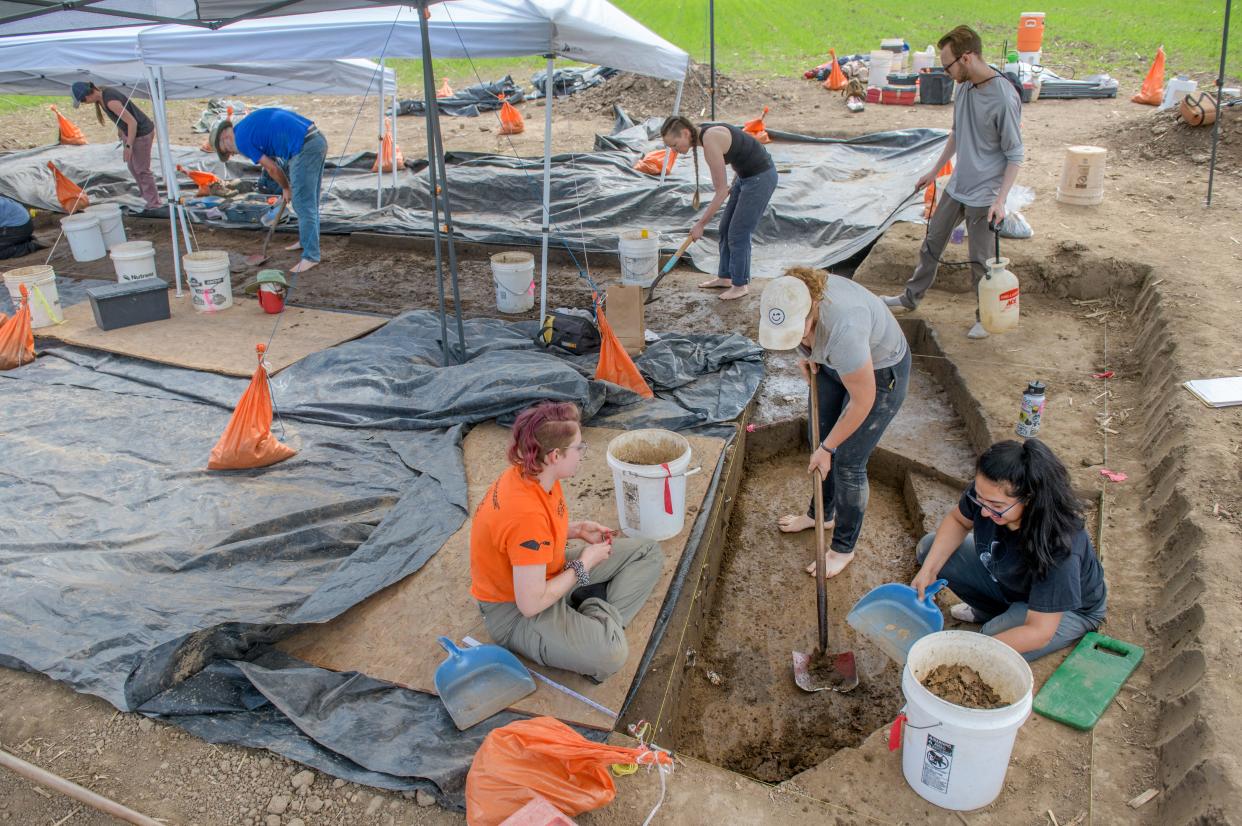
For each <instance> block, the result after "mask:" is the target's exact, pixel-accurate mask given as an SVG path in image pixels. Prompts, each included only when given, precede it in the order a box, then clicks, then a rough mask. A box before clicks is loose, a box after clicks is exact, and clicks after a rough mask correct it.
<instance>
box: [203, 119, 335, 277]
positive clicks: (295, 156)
mask: <svg viewBox="0 0 1242 826" xmlns="http://www.w3.org/2000/svg"><path fill="white" fill-rule="evenodd" d="M211 145H212V146H213V147H215V150H216V154H217V155H219V156H220V160H222V161H227V160H228V159H229V156H231V155H232V154H233V153H235V152H239V153H241V154H242V155H245V156H246V157H247V158H249V159H250V160H251V161H252V162H254V163H256V164H258V165H259V166H261V167H263V169H264V171H266V172H267V174H268V175H270V176H271V177H272V179H273V180H275V181H276V183H278V184H279V185H280V188H281V190H282V194H283V195H284V199H285V203H287V204H291V205H292V206H293V211H294V212H295V213H296V214H297V216H298V243H296V244H291V245H290V246H288V247H286V249H291V250H297V249H300V250H301V251H302V260H301V261H299V262H298V263H297V264H296V265H295V266H294V267H293V269H292V270H291V272H304V271H306V270H309V269H310V268H311V267H313V266H315V265H316V264H318V263H319V188H320V184H321V183H322V181H323V164H324V160H325V159H326V158H327V156H328V141H327V139H326V138H324V136H323V135H322V134H320V132H319V130H318V129H317V128H315V124H314V123H312V122H311V121H309V120H307V119H306V118H304V117H302V116H301V115H299V114H298V113H297V112H291V111H289V110H288V109H276V108H265V109H256V110H254V111H253V112H251V113H250V114H249V115H247V116H246V117H244V118H242V119H241V120H240V121H238V122H237V123H236V124H234V123H233V122H232V121H229V120H222V121H219V122H218V123H217V124H216V125H215V126H213V127H212V129H211ZM282 161H286V162H287V163H288V167H289V174H288V175H286V174H285V170H284V169H282V168H281V162H282Z"/></svg>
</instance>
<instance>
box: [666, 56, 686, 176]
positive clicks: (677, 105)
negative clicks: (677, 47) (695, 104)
mask: <svg viewBox="0 0 1242 826" xmlns="http://www.w3.org/2000/svg"><path fill="white" fill-rule="evenodd" d="M685 88H686V78H685V77H684V76H683V77H682V79H681V80H680V81H678V83H677V97H675V98H673V114H674V115H676V114H678V113H679V112H680V111H681V93H682V92H683V91H685ZM668 156H669V153H668V152H665V153H664V163H662V164H660V184H661V185H663V184H664V176H665V175H666V174H668Z"/></svg>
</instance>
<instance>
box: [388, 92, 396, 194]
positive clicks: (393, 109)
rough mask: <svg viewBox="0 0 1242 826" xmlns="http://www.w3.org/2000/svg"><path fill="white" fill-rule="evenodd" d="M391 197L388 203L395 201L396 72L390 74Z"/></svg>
mask: <svg viewBox="0 0 1242 826" xmlns="http://www.w3.org/2000/svg"><path fill="white" fill-rule="evenodd" d="M392 81H393V82H392V198H391V199H390V200H389V203H393V204H395V203H396V202H397V73H396V72H393V75H392Z"/></svg>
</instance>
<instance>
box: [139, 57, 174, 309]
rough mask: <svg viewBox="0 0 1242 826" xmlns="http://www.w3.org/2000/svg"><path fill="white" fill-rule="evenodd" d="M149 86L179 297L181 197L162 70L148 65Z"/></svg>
mask: <svg viewBox="0 0 1242 826" xmlns="http://www.w3.org/2000/svg"><path fill="white" fill-rule="evenodd" d="M146 73H147V86H148V89H149V90H150V92H151V111H152V113H153V114H154V115H155V131H156V138H157V139H158V140H159V144H160V169H161V170H162V171H163V174H164V197H165V199H166V200H167V203H168V229H169V232H170V233H171V235H172V251H173V281H174V284H175V287H176V295H177V297H178V298H180V297H181V296H182V292H181V245H180V240H179V239H178V237H177V200H178V197H179V192H178V189H179V188H178V186H177V175H176V168H175V165H174V164H173V163H172V149H171V147H170V144H169V142H168V118H167V113H166V112H165V111H164V95H163V90H162V89H161V85H162V84H161V82H160V80H161V77H162V74H163V73H162V72H161V70H160V69H159V68H158V67H156V68H152V67H150V66H148V67H146Z"/></svg>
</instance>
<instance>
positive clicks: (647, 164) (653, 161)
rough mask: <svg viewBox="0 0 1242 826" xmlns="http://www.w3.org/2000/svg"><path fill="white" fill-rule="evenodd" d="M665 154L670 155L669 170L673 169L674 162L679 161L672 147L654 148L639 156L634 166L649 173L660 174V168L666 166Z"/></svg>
mask: <svg viewBox="0 0 1242 826" xmlns="http://www.w3.org/2000/svg"><path fill="white" fill-rule="evenodd" d="M670 153H671V154H670ZM665 156H667V157H668V168H669V171H672V169H673V164H675V163H677V153H676V152H674V151H673V150H672V149H653V150H652V151H650V152H648V153H647V154H646V155H643V156H642V157H641V158H639V159H638V162H637V163H635V164H634V168H635V169H637V170H638V171H639V172H644V173H646V174H648V175H656V176H659V174H660V170H661V169H662V168H663V167H664V158H665Z"/></svg>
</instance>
